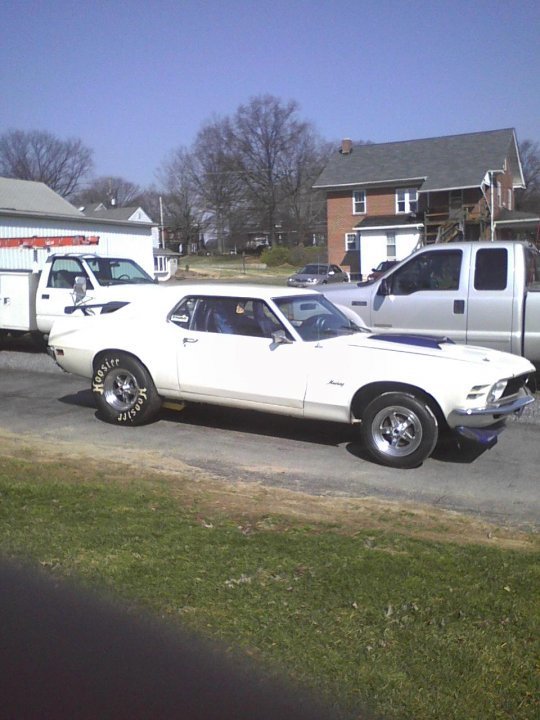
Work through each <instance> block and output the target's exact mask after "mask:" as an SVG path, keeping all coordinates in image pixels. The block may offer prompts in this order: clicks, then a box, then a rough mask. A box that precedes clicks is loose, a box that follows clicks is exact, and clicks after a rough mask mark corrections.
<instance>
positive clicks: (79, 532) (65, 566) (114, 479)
mask: <svg viewBox="0 0 540 720" xmlns="http://www.w3.org/2000/svg"><path fill="white" fill-rule="evenodd" d="M0 454H1V452H0ZM126 475H129V473H124V477H119V475H118V473H117V474H116V475H108V474H107V472H105V471H103V470H101V471H99V470H97V471H96V466H93V465H92V464H90V463H89V464H82V465H81V464H79V465H77V466H75V465H71V464H69V463H67V462H65V463H54V462H42V463H40V464H36V463H34V462H32V461H31V458H30V459H29V460H24V461H23V460H16V459H13V458H8V457H3V458H2V466H1V470H0V552H1V553H2V554H3V555H4V556H8V557H22V558H25V559H30V560H31V562H33V563H35V564H36V565H39V566H41V567H44V568H46V569H48V571H50V572H51V573H55V574H58V575H61V576H70V577H76V578H80V579H81V580H82V581H83V582H84V583H89V584H90V585H92V586H98V587H105V588H107V589H110V590H112V591H113V592H114V593H115V594H116V595H117V596H118V597H120V598H122V599H124V600H126V601H128V602H133V601H134V602H136V603H137V604H141V605H143V606H144V607H146V608H149V609H150V610H151V611H152V612H153V613H157V614H160V615H165V616H167V617H168V618H169V619H170V620H171V621H172V622H180V623H183V624H185V625H187V626H189V627H190V628H195V629H197V630H198V631H200V632H201V633H203V634H205V635H208V636H211V637H215V638H219V639H220V640H224V641H225V642H227V643H230V644H234V645H237V644H239V645H240V647H241V648H242V650H244V651H245V652H247V653H249V654H250V655H252V656H255V657H256V658H258V659H259V660H260V661H261V662H262V663H267V664H268V665H269V666H270V667H274V666H277V667H278V668H280V669H282V670H283V669H285V671H286V672H287V673H288V674H289V675H291V676H292V677H294V678H296V679H297V680H299V681H301V682H303V683H306V684H307V685H308V686H311V687H313V688H317V689H318V690H319V691H322V692H323V693H324V694H326V695H327V696H328V697H330V698H338V699H339V700H340V702H342V703H344V704H345V705H347V706H350V707H352V708H354V707H355V706H358V705H359V704H363V703H367V705H368V706H370V707H371V708H373V710H375V711H376V712H380V713H382V714H383V715H384V717H385V718H387V720H390V719H397V718H407V719H410V720H413V719H414V720H421V719H423V718H426V719H427V718H433V719H435V718H437V719H438V720H440V719H441V718H444V720H450V719H456V720H457V719H462V720H471V719H481V718H486V719H488V718H489V720H494V719H496V718H508V719H510V718H512V719H513V720H516V719H519V718H523V719H525V718H531V720H532V718H537V717H538V712H539V705H538V698H539V694H538V691H539V683H538V674H537V673H538V665H537V663H538V650H539V644H538V637H539V623H538V620H539V602H540V593H539V582H538V580H539V577H538V576H539V569H538V568H539V566H538V559H539V553H538V552H536V551H535V546H536V547H537V545H535V539H534V537H532V538H531V541H530V544H529V546H528V547H526V549H523V550H513V549H505V548H504V547H489V546H488V544H487V543H484V544H474V543H472V544H471V543H467V542H462V543H457V542H456V543H450V542H447V541H445V540H444V534H442V535H441V537H442V538H443V539H442V540H441V541H435V540H422V539H418V538H415V537H411V536H410V534H407V533H406V532H401V531H400V530H399V529H398V530H392V529H388V530H386V531H384V530H374V529H373V527H368V526H367V525H366V527H365V528H363V527H362V522H361V521H359V522H358V523H357V525H356V526H355V527H354V529H351V527H350V526H349V525H345V524H342V523H340V521H339V517H336V519H335V521H334V522H332V523H331V524H330V523H329V522H326V523H323V522H313V521H309V520H306V519H305V518H302V517H298V518H293V519H291V517H290V516H285V515H282V516H280V515H272V514H268V513H261V514H259V515H257V514H256V513H253V512H251V513H250V516H249V518H247V517H245V516H243V514H242V512H241V511H238V512H232V511H229V512H227V511H225V510H223V509H222V510H218V508H219V503H216V502H212V503H207V502H205V499H204V498H205V496H204V492H202V493H201V494H200V495H199V499H194V496H193V495H189V494H186V495H185V496H184V495H183V494H182V492H181V491H178V487H177V488H176V490H174V482H172V481H169V480H168V479H167V478H166V477H163V476H161V477H157V478H156V477H154V478H152V477H150V476H149V477H146V478H145V477H140V478H133V479H127V478H126ZM223 507H225V505H223ZM411 522H413V521H412V520H411Z"/></svg>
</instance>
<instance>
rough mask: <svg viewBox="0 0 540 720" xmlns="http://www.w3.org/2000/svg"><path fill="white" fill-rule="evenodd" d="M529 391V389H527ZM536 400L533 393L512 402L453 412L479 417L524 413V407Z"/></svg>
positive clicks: (454, 412)
mask: <svg viewBox="0 0 540 720" xmlns="http://www.w3.org/2000/svg"><path fill="white" fill-rule="evenodd" d="M527 393H529V391H527ZM533 402H534V397H533V396H532V394H527V395H523V396H522V397H518V398H516V399H515V400H512V402H509V403H501V404H499V405H489V406H484V407H481V408H466V409H461V408H458V409H457V410H454V411H453V414H456V415H459V416H464V417H477V416H481V415H494V416H496V417H498V418H499V417H501V416H506V415H513V414H515V413H522V412H523V409H524V408H525V407H527V405H530V404H531V403H533Z"/></svg>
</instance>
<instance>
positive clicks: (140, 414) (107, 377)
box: [92, 351, 161, 425]
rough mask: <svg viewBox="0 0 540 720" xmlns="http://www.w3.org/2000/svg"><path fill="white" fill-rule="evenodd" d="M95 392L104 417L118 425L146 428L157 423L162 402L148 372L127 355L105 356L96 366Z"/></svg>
mask: <svg viewBox="0 0 540 720" xmlns="http://www.w3.org/2000/svg"><path fill="white" fill-rule="evenodd" d="M92 392H93V394H94V398H95V400H96V405H97V408H98V412H99V414H100V416H101V417H102V418H103V419H104V420H106V421H107V422H110V423H114V424H115V425H145V424H147V423H149V422H152V421H153V420H155V419H156V417H157V415H158V413H159V410H160V408H161V398H160V396H159V395H158V393H157V390H156V387H155V385H154V383H153V381H152V378H151V377H150V374H149V373H148V371H147V369H146V368H145V367H144V365H143V364H142V363H140V362H139V361H138V360H137V359H136V358H134V357H132V356H131V355H128V354H127V353H123V352H119V351H110V352H106V353H102V354H101V355H100V356H99V357H98V358H97V359H96V361H95V363H94V376H93V378H92Z"/></svg>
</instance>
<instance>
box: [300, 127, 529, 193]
mask: <svg viewBox="0 0 540 720" xmlns="http://www.w3.org/2000/svg"><path fill="white" fill-rule="evenodd" d="M506 158H508V159H509V161H510V164H511V165H510V166H511V170H512V172H513V175H514V183H515V185H516V186H522V185H523V175H522V171H521V166H520V164H519V155H518V150H517V142H516V138H515V133H514V130H513V129H511V128H509V129H505V130H491V131H488V132H478V133H469V134H464V135H449V136H445V137H435V138H425V139H423V140H405V141H401V142H391V143H378V144H366V145H355V146H354V147H353V149H352V152H351V153H350V154H342V153H341V151H337V152H335V153H334V154H333V155H332V156H331V158H330V160H329V161H328V163H327V165H326V167H325V168H324V170H323V172H322V173H321V175H320V176H319V178H318V180H317V182H316V183H315V185H314V187H315V188H332V187H334V188H335V187H340V186H352V185H362V184H364V185H371V184H380V185H383V184H390V183H396V184H403V183H407V182H410V183H411V184H412V185H414V186H415V187H419V188H420V190H421V191H422V192H427V191H430V190H431V191H434V190H450V189H453V188H468V187H479V186H480V185H481V184H482V181H483V180H484V177H485V175H486V172H487V171H488V170H499V171H502V169H503V165H504V161H505V159H506Z"/></svg>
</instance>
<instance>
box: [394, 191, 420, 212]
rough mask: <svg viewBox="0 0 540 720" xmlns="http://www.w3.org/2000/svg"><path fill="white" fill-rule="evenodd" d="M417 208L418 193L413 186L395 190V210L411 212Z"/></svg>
mask: <svg viewBox="0 0 540 720" xmlns="http://www.w3.org/2000/svg"><path fill="white" fill-rule="evenodd" d="M417 208H418V193H417V191H416V190H415V188H402V189H400V190H396V212H398V213H412V212H416V210H417Z"/></svg>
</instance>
